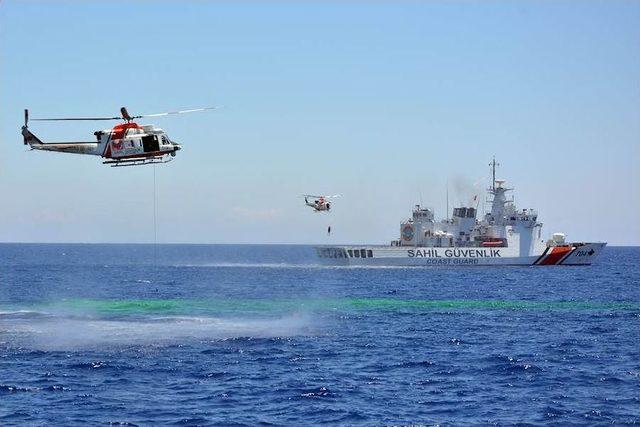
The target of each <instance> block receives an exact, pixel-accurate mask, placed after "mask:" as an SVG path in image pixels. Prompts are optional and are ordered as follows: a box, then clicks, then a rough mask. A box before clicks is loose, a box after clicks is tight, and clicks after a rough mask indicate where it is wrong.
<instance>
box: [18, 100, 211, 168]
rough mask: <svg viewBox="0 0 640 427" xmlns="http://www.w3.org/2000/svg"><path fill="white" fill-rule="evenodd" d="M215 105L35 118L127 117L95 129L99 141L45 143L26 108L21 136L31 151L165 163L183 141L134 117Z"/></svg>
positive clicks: (115, 162)
mask: <svg viewBox="0 0 640 427" xmlns="http://www.w3.org/2000/svg"><path fill="white" fill-rule="evenodd" d="M214 108H215V107H205V108H194V109H191V110H182V111H170V112H167V113H158V114H146V115H140V116H131V115H130V114H129V112H127V109H126V108H125V107H122V108H121V109H120V114H121V115H120V116H116V117H65V118H54V119H32V120H39V121H63V120H82V121H94V120H124V123H121V124H118V125H115V126H114V127H113V128H111V129H105V130H99V131H96V132H94V135H95V136H96V141H87V142H84V141H69V142H46V143H45V142H43V141H41V140H40V139H39V138H38V137H37V136H35V135H34V134H33V133H31V131H30V130H29V128H28V124H29V110H24V126H23V127H22V136H23V137H24V144H25V145H29V146H30V147H31V149H32V150H43V151H58V152H62V153H75V154H88V155H93V156H101V157H102V158H104V159H105V161H103V162H102V163H103V164H108V165H111V166H112V167H115V166H135V165H147V164H153V163H166V162H168V161H170V160H171V159H172V158H173V157H175V156H176V153H177V152H178V151H179V150H180V148H181V146H180V144H178V143H176V142H174V141H172V140H171V139H169V136H167V134H166V133H165V132H164V131H163V130H162V129H160V128H157V127H155V126H153V125H139V124H138V123H136V122H134V120H135V119H140V118H144V117H160V116H168V115H171V114H184V113H193V112H196V111H206V110H212V109H214Z"/></svg>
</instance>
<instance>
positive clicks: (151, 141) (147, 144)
mask: <svg viewBox="0 0 640 427" xmlns="http://www.w3.org/2000/svg"><path fill="white" fill-rule="evenodd" d="M142 148H143V149H144V152H145V153H149V152H151V151H160V144H159V143H158V136H157V135H146V136H143V137H142Z"/></svg>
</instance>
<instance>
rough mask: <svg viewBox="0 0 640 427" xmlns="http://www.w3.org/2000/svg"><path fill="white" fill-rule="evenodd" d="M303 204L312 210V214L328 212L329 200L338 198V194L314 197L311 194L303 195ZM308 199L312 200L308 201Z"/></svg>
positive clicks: (329, 208) (329, 207)
mask: <svg viewBox="0 0 640 427" xmlns="http://www.w3.org/2000/svg"><path fill="white" fill-rule="evenodd" d="M303 197H304V204H305V205H307V206H310V207H312V208H313V210H314V212H329V211H330V210H331V202H330V201H329V199H333V198H336V197H340V195H339V194H335V195H333V196H314V195H312V194H305V195H303ZM309 198H312V199H314V200H312V201H309Z"/></svg>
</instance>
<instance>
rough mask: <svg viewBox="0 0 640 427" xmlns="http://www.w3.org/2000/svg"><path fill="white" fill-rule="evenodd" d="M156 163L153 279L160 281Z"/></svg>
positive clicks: (154, 178) (154, 171)
mask: <svg viewBox="0 0 640 427" xmlns="http://www.w3.org/2000/svg"><path fill="white" fill-rule="evenodd" d="M156 193H157V187H156V165H155V164H153V281H154V282H155V283H157V282H158V218H157V216H158V213H157V200H156V199H157V194H156Z"/></svg>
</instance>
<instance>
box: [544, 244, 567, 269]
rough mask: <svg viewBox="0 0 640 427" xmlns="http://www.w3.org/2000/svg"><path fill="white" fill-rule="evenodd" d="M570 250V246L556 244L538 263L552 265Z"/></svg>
mask: <svg viewBox="0 0 640 427" xmlns="http://www.w3.org/2000/svg"><path fill="white" fill-rule="evenodd" d="M569 252H571V247H569V246H558V247H555V248H553V250H552V251H551V253H550V254H549V255H547V257H546V258H545V259H543V260H542V262H541V263H540V265H554V264H556V263H558V262H559V261H560V260H561V259H562V258H564V256H565V255H566V254H567V253H569Z"/></svg>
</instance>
